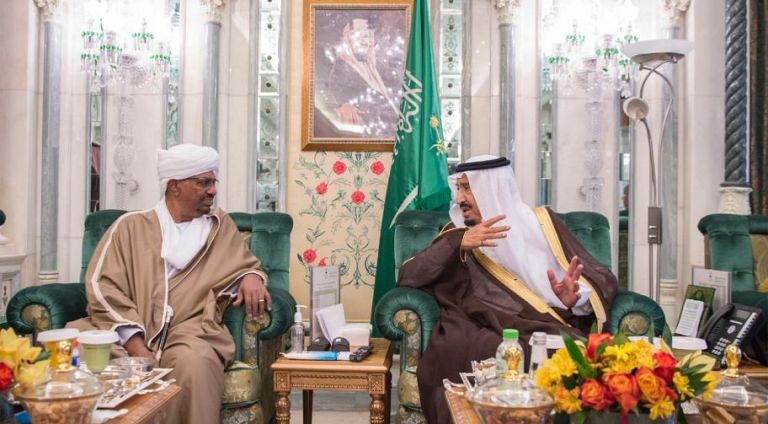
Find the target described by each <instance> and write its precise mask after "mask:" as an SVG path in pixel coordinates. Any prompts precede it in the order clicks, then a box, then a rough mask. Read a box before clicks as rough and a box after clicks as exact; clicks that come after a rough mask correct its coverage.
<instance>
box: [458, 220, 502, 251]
mask: <svg viewBox="0 0 768 424" xmlns="http://www.w3.org/2000/svg"><path fill="white" fill-rule="evenodd" d="M506 217H507V216H506V215H497V216H494V217H493V218H491V219H488V220H485V221H483V222H481V223H479V224H477V225H474V226H472V227H469V229H468V230H467V231H466V232H465V233H464V238H463V239H461V250H472V249H474V248H476V247H481V246H486V247H496V244H497V243H496V242H495V241H494V240H495V239H500V238H504V237H506V236H507V231H509V226H506V225H505V226H503V227H494V226H493V225H494V224H496V223H497V222H499V221H501V220H502V219H504V218H506Z"/></svg>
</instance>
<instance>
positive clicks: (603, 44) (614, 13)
mask: <svg viewBox="0 0 768 424" xmlns="http://www.w3.org/2000/svg"><path fill="white" fill-rule="evenodd" d="M543 10H544V14H543V24H544V27H545V31H544V33H545V34H546V36H545V37H543V38H544V39H543V40H542V45H543V48H544V62H543V68H544V69H543V75H544V80H545V81H544V83H545V88H549V89H551V84H552V82H553V81H567V82H568V83H569V84H575V85H577V86H579V87H582V88H584V89H585V90H587V91H591V90H593V89H595V88H598V87H599V86H610V87H612V88H615V89H617V90H621V91H622V92H625V91H626V92H627V93H629V81H630V79H631V78H632V74H633V73H634V67H635V65H633V62H632V61H631V60H629V58H627V57H626V56H624V55H623V54H622V53H621V46H623V45H624V44H627V43H632V42H636V41H638V40H639V38H638V36H637V35H636V34H635V33H634V30H633V28H634V24H635V20H636V19H637V14H638V9H637V7H636V6H635V5H634V4H632V0H620V1H616V0H583V1H573V0H568V1H560V0H549V1H546V0H545V1H544V9H543Z"/></svg>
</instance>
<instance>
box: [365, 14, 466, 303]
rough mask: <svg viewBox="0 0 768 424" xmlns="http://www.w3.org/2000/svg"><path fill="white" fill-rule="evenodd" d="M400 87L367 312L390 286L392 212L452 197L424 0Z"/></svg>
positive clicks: (430, 206)
mask: <svg viewBox="0 0 768 424" xmlns="http://www.w3.org/2000/svg"><path fill="white" fill-rule="evenodd" d="M402 90H403V97H402V99H401V100H400V120H399V122H398V125H397V134H396V136H395V148H394V152H393V156H392V169H391V170H390V174H389V183H388V184H387V197H386V199H385V201H384V214H383V217H382V220H381V236H380V239H379V257H378V261H377V263H376V285H375V287H374V289H373V305H372V309H371V318H373V310H374V309H375V307H376V304H377V303H378V302H379V299H381V297H382V296H384V294H386V293H387V292H388V291H389V290H390V289H392V288H393V287H394V286H395V280H396V278H397V276H396V275H395V254H394V240H393V234H394V231H393V226H392V224H393V223H394V220H395V218H396V217H397V215H398V214H399V213H400V212H403V211H406V210H414V209H426V210H447V209H448V205H449V203H450V201H451V191H450V189H449V187H448V163H447V160H446V157H445V141H444V140H443V128H442V126H441V124H440V102H439V100H438V98H437V83H436V81H435V68H434V65H433V63H432V37H431V36H430V31H429V13H428V11H427V2H426V0H414V2H413V18H412V19H411V31H410V40H409V42H408V58H407V59H406V63H405V75H404V76H403V86H402Z"/></svg>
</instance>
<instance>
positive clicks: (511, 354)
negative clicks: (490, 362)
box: [496, 328, 525, 379]
mask: <svg viewBox="0 0 768 424" xmlns="http://www.w3.org/2000/svg"><path fill="white" fill-rule="evenodd" d="M502 338H503V341H502V342H501V344H500V345H499V347H498V348H496V377H497V378H507V379H508V378H514V377H515V376H519V375H522V374H523V373H524V372H525V353H524V351H523V347H522V346H520V342H518V332H517V330H516V329H514V328H505V329H504V331H503V332H502ZM510 366H512V367H516V369H514V368H513V369H512V370H510V369H509V367H510Z"/></svg>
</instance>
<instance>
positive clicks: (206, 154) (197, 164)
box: [157, 144, 219, 194]
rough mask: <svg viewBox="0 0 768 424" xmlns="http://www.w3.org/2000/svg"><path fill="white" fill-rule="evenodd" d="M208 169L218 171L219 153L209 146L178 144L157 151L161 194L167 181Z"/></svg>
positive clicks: (191, 175) (187, 176) (180, 178)
mask: <svg viewBox="0 0 768 424" xmlns="http://www.w3.org/2000/svg"><path fill="white" fill-rule="evenodd" d="M208 171H213V173H214V174H216V175H218V173H219V154H218V153H217V152H216V150H214V149H213V148H211V147H204V146H197V145H194V144H179V145H177V146H173V147H171V148H170V149H168V150H158V151H157V175H158V177H160V188H161V190H162V193H163V194H165V188H166V187H167V186H168V181H170V180H183V179H184V178H189V177H193V176H195V175H197V174H202V173H204V172H208Z"/></svg>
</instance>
